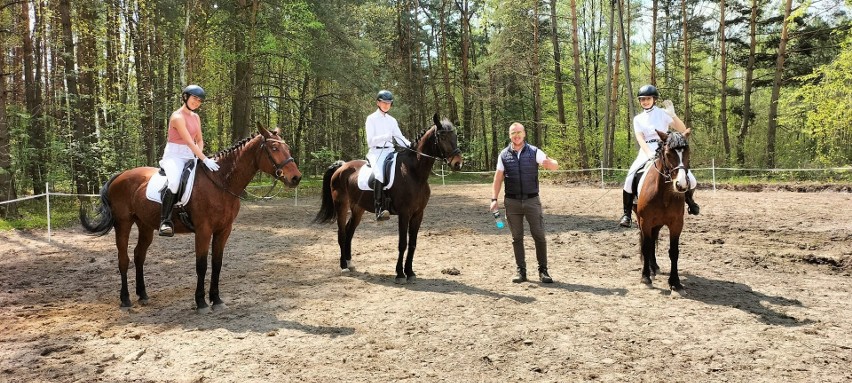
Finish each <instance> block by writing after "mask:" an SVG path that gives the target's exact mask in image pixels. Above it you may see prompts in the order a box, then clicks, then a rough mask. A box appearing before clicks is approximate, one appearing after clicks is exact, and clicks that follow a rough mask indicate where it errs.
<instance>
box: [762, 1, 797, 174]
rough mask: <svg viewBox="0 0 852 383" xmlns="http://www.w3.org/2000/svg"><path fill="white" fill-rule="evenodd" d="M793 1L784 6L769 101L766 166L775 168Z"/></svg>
mask: <svg viewBox="0 0 852 383" xmlns="http://www.w3.org/2000/svg"><path fill="white" fill-rule="evenodd" d="M792 6H793V0H787V1H786V2H785V4H784V22H783V23H782V24H781V42H780V43H779V44H778V58H777V60H776V61H775V80H774V81H773V82H772V98H771V99H770V101H769V124H768V125H767V128H766V165H767V166H769V167H770V168H774V167H775V162H776V158H775V132H776V130H777V129H778V99H779V98H780V96H781V77H782V75H783V74H784V56H785V55H786V53H787V41H788V40H789V35H788V29H789V27H790V22H789V18H790V9H791V8H792Z"/></svg>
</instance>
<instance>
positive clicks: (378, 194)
mask: <svg viewBox="0 0 852 383" xmlns="http://www.w3.org/2000/svg"><path fill="white" fill-rule="evenodd" d="M375 182H376V184H375V186H373V197H375V201H374V204H375V208H376V221H387V220H388V219H390V212H389V211H388V210H387V208H385V196H384V189H385V185H384V184H382V183H381V182H379V181H378V180H376V181H375Z"/></svg>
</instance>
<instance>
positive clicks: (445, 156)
mask: <svg viewBox="0 0 852 383" xmlns="http://www.w3.org/2000/svg"><path fill="white" fill-rule="evenodd" d="M439 138H441V135H440V133H438V127H437V126H436V127H435V149H436V150H437V151H438V153H440V157H436V156H430V155H428V154H426V153H423V152H421V151H418V150H415V149H412V148H410V147H408V146H402V145H400V144H399V143H397V142H396V139H395V138H393V146H394V149H395V150H397V151H399V149H402V150H408V151H410V152H414V153H417V154H419V155H421V156H424V157H427V158H431V159H433V160H442V161H444V163H445V164H449V163H450V161H449V159H448V158H449V157H452V156H454V155H456V154H458V153H461V149H459V148H456V149H455V150H453V152H452V153H450V155H449V156H447V155H446V154H445V153H444V151H443V150H441V146H440V145H438V139H439Z"/></svg>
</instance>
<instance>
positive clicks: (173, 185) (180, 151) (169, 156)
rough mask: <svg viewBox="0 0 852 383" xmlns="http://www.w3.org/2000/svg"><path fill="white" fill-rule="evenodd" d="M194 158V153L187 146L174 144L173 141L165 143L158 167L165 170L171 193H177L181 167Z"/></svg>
mask: <svg viewBox="0 0 852 383" xmlns="http://www.w3.org/2000/svg"><path fill="white" fill-rule="evenodd" d="M194 159H195V154H193V153H192V149H190V148H189V146H186V145H181V144H175V143H173V142H169V143H166V148H165V149H164V150H163V159H161V160H160V167H161V168H163V170H165V171H166V178H167V179H168V180H169V190H171V191H172V193H177V190H178V187H179V186H180V175H181V173H182V172H183V167H184V166H185V165H186V163H187V162H189V161H192V160H194Z"/></svg>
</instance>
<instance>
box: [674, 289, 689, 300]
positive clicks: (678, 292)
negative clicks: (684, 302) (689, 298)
mask: <svg viewBox="0 0 852 383" xmlns="http://www.w3.org/2000/svg"><path fill="white" fill-rule="evenodd" d="M671 290H672V295H671V297H672V298H673V299H677V298H683V297H685V296H686V291H684V290H683V289H675V288H672V289H671Z"/></svg>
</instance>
